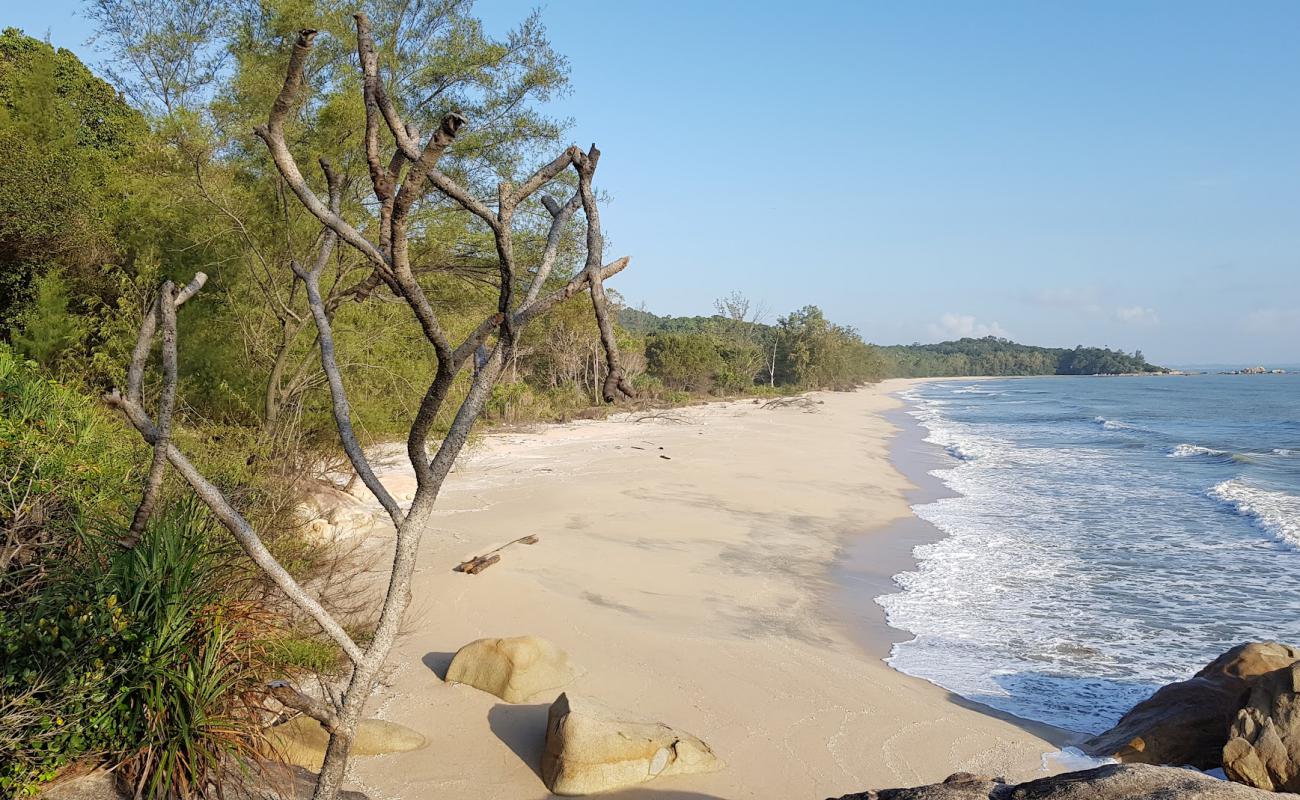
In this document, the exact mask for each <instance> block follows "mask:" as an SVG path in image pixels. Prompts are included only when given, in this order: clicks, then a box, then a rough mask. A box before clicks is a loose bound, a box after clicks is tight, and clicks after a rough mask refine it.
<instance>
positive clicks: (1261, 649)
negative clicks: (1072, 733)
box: [1083, 642, 1300, 769]
mask: <svg viewBox="0 0 1300 800" xmlns="http://www.w3.org/2000/svg"><path fill="white" fill-rule="evenodd" d="M1296 661H1300V649H1297V648H1295V647H1290V646H1288V645H1284V644H1279V643H1277V642H1250V643H1248V644H1243V645H1238V646H1237V647H1234V648H1232V649H1231V650H1229V651H1228V652H1226V653H1224V654H1223V655H1221V656H1219V657H1218V658H1216V659H1215V660H1214V661H1212V662H1210V664H1209V665H1208V666H1206V667H1205V669H1202V670H1201V671H1200V672H1198V673H1196V675H1195V677H1192V678H1190V679H1188V680H1185V681H1179V682H1178V683H1171V684H1169V685H1168V686H1164V687H1161V688H1160V689H1159V690H1158V691H1157V692H1156V693H1155V694H1153V695H1151V697H1149V698H1147V699H1146V700H1143V701H1142V702H1141V703H1138V704H1137V705H1136V706H1134V707H1133V708H1132V709H1131V710H1130V711H1129V712H1128V713H1127V714H1125V715H1124V717H1123V718H1122V719H1121V720H1120V721H1119V723H1118V724H1117V725H1116V726H1115V727H1113V728H1111V729H1110V730H1108V731H1106V732H1105V733H1103V734H1100V735H1098V736H1095V737H1093V738H1092V739H1089V740H1088V741H1086V742H1084V744H1083V750H1084V751H1085V752H1087V753H1089V754H1091V755H1096V756H1112V757H1114V758H1117V759H1119V760H1120V761H1124V762H1130V763H1132V762H1137V763H1145V764H1172V765H1175V766H1181V765H1184V764H1190V765H1191V766H1194V767H1198V768H1200V769H1213V768H1215V767H1218V766H1219V765H1220V758H1221V756H1222V754H1223V747H1224V745H1225V744H1227V741H1228V729H1229V728H1230V727H1231V726H1232V723H1233V720H1234V719H1236V716H1237V712H1238V711H1240V710H1241V708H1242V707H1243V706H1244V705H1245V704H1246V701H1247V699H1248V698H1249V696H1250V692H1251V688H1252V687H1253V686H1254V685H1255V684H1256V683H1258V682H1259V680H1260V679H1261V678H1262V677H1263V676H1264V675H1267V674H1268V673H1270V672H1273V671H1275V670H1278V669H1281V668H1283V667H1287V666H1290V665H1291V664H1293V663H1295V662H1296Z"/></svg>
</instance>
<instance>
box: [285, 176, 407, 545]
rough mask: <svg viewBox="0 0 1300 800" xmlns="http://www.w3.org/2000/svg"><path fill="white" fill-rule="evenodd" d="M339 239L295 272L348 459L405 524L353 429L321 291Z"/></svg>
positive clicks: (332, 181)
mask: <svg viewBox="0 0 1300 800" xmlns="http://www.w3.org/2000/svg"><path fill="white" fill-rule="evenodd" d="M321 168H322V169H323V170H324V171H325V175H326V178H327V180H328V181H329V191H330V206H331V207H332V208H333V209H335V210H337V208H338V206H339V203H340V184H339V179H338V177H337V175H336V174H335V172H334V170H333V169H331V168H330V165H329V162H328V161H325V160H324V159H321ZM335 241H337V235H336V234H335V233H334V232H333V231H329V232H328V233H327V234H326V237H325V241H324V242H323V243H322V245H321V249H320V252H319V253H318V254H317V256H316V263H315V264H313V265H312V268H311V269H310V270H304V269H302V268H301V267H300V266H298V263H297V262H293V264H292V267H293V271H294V274H295V275H297V276H298V277H299V278H300V279H301V280H302V282H303V284H304V285H305V286H306V288H307V305H308V307H309V308H310V309H311V315H312V319H314V320H315V321H316V332H317V343H318V346H319V349H320V363H321V369H323V370H324V371H325V376H326V378H327V380H328V381H329V387H330V399H331V400H332V401H333V407H334V425H335V427H337V428H338V432H339V441H340V442H341V443H342V444H343V452H345V453H347V456H348V460H349V461H351V462H352V468H353V469H355V470H356V472H357V476H358V477H360V478H361V482H362V483H364V484H365V485H366V488H367V489H369V490H370V493H371V494H373V495H374V496H375V499H376V500H378V501H379V504H380V505H382V506H383V507H384V510H385V511H387V512H388V516H389V518H391V519H392V521H393V526H394V527H401V524H402V520H403V518H404V517H405V515H404V514H403V513H402V507H401V506H400V505H398V504H397V501H396V500H394V499H393V496H392V495H391V494H389V492H388V490H387V489H386V488H384V484H383V483H381V482H380V480H379V478H378V476H376V475H375V471H374V470H373V469H372V468H371V467H370V462H369V461H368V460H367V459H366V454H365V451H364V450H363V449H362V448H361V444H360V443H359V442H358V441H357V437H356V433H355V432H354V431H353V430H352V409H351V407H350V406H349V404H348V396H347V392H346V391H345V390H344V388H343V376H342V375H341V374H340V373H339V367H338V363H337V361H336V360H335V357H334V331H333V329H332V328H331V326H330V319H329V314H328V313H326V311H325V301H324V300H323V299H322V298H321V294H320V274H321V272H322V271H323V270H324V269H325V265H326V264H328V263H329V259H330V253H331V252H332V251H333V249H334V243H335Z"/></svg>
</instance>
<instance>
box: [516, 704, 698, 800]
mask: <svg viewBox="0 0 1300 800" xmlns="http://www.w3.org/2000/svg"><path fill="white" fill-rule="evenodd" d="M721 768H722V762H721V761H720V760H719V759H718V757H717V756H715V755H714V754H713V750H711V749H710V748H709V746H708V745H707V744H705V743H704V742H702V741H700V740H699V739H697V738H695V737H694V736H691V735H690V734H688V733H682V732H680V731H677V730H674V729H672V728H670V727H668V726H667V725H664V724H662V723H658V722H641V721H636V720H630V719H627V718H626V716H624V715H622V714H620V713H618V712H615V711H611V710H610V709H608V708H605V707H604V706H601V705H599V704H597V703H595V702H594V701H591V700H586V699H581V698H570V697H569V696H568V695H565V694H561V695H560V696H559V698H558V699H557V700H556V701H555V702H554V703H553V704H551V710H550V713H549V714H548V716H547V720H546V749H545V751H544V752H543V753H542V781H543V782H544V783H545V784H546V788H548V789H550V790H551V791H552V792H553V793H555V794H558V795H569V796H572V795H586V794H595V793H597V792H605V791H610V790H612V789H621V788H625V787H628V786H635V785H636V784H639V783H644V782H646V781H648V780H651V779H653V778H657V777H660V776H663V775H679V774H683V773H688V772H714V771H716V770H719V769H721Z"/></svg>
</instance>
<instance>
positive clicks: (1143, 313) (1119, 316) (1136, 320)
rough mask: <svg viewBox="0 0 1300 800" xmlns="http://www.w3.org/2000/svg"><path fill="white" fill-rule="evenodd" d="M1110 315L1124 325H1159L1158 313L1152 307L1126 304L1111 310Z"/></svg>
mask: <svg viewBox="0 0 1300 800" xmlns="http://www.w3.org/2000/svg"><path fill="white" fill-rule="evenodd" d="M1111 316H1112V317H1113V318H1115V319H1116V320H1118V321H1120V322H1123V323H1124V324H1126V325H1159V324H1160V315H1159V314H1157V313H1156V310H1155V309H1154V308H1144V307H1142V306H1127V307H1124V308H1117V309H1115V310H1114V311H1113V312H1111Z"/></svg>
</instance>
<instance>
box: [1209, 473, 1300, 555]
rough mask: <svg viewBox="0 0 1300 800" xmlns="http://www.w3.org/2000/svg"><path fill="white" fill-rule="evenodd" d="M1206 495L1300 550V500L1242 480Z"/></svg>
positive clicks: (1235, 479)
mask: <svg viewBox="0 0 1300 800" xmlns="http://www.w3.org/2000/svg"><path fill="white" fill-rule="evenodd" d="M1207 494H1209V496H1210V497H1212V498H1214V499H1215V500H1218V501H1220V502H1222V503H1224V504H1225V505H1227V506H1228V507H1229V508H1231V509H1232V510H1233V511H1235V512H1236V513H1238V514H1241V515H1242V516H1243V517H1248V518H1249V519H1250V520H1251V521H1252V522H1254V523H1255V524H1256V525H1257V526H1258V527H1259V528H1261V529H1262V530H1265V531H1267V532H1268V533H1270V534H1272V535H1273V536H1275V537H1277V538H1278V539H1279V540H1280V541H1282V542H1284V543H1286V544H1288V545H1290V546H1291V547H1296V548H1300V496H1296V495H1292V494H1286V493H1285V492H1276V491H1269V490H1267V489H1261V488H1259V487H1256V486H1251V485H1250V484H1248V483H1246V482H1245V481H1243V480H1241V479H1240V478H1232V479H1230V480H1226V481H1223V482H1222V483H1219V484H1216V485H1215V486H1214V487H1212V488H1211V489H1210V490H1209V492H1207Z"/></svg>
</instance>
